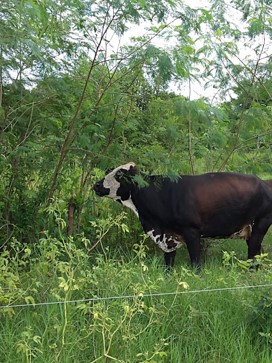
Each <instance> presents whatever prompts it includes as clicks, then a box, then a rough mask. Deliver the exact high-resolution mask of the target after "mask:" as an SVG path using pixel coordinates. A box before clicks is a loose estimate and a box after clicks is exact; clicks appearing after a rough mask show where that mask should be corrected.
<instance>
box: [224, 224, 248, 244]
mask: <svg viewBox="0 0 272 363" xmlns="http://www.w3.org/2000/svg"><path fill="white" fill-rule="evenodd" d="M251 233H252V225H251V224H247V225H246V226H244V227H243V228H242V229H241V230H240V231H238V232H235V233H233V234H232V235H231V236H230V237H229V238H230V239H236V238H242V239H245V240H248V239H249V237H250V236H251Z"/></svg>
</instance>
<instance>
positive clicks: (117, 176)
mask: <svg viewBox="0 0 272 363" xmlns="http://www.w3.org/2000/svg"><path fill="white" fill-rule="evenodd" d="M122 176H123V172H122V170H118V171H117V172H116V174H115V177H116V178H118V179H120V178H122Z"/></svg>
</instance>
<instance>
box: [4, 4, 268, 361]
mask: <svg viewBox="0 0 272 363" xmlns="http://www.w3.org/2000/svg"><path fill="white" fill-rule="evenodd" d="M199 4H200V5H199V6H193V5H192V4H191V2H190V5H189V2H188V3H187V2H183V1H172V0H156V1H155V0H151V1H145V0H121V1H120V0H112V1H111V0H108V1H103V0H102V1H92V0H59V1H56V0H12V1H10V0H2V1H1V2H0V170H1V173H0V181H1V182H0V246H1V257H0V267H1V275H0V304H1V306H0V324H1V335H0V350H1V356H0V362H98V361H99V362H111V361H117V362H132V363H134V362H135V363H136V362H153V363H154V362H175V363H177V362H186V363H187V362H194V363H196V362H216V363H218V362H219V363H220V362H244V363H245V362H246V363H251V362H252V363H255V362H257V361H258V362H269V363H270V362H271V361H272V357H271V355H272V354H271V343H272V337H271V322H272V321H271V309H272V299H271V294H270V289H268V288H258V289H257V288H256V289H241V290H233V291H224V290H223V291H217V292H209V293H208V292H206V293H204V292H203V293H193V291H195V290H207V289H212V288H225V287H234V286H252V285H258V284H270V283H271V273H272V267H271V261H270V260H269V252H270V251H271V247H270V245H269V239H271V234H268V235H267V237H266V240H265V243H264V245H265V251H266V252H268V256H267V255H264V256H262V257H260V261H259V262H260V263H261V264H262V265H263V268H262V270H261V271H259V272H258V273H256V274H255V273H249V272H248V270H247V262H241V259H244V258H245V255H246V252H245V251H246V250H245V247H246V246H245V243H244V242H243V241H238V242H237V241H214V242H213V244H212V245H211V244H209V248H208V250H207V251H206V254H205V256H206V262H205V267H204V269H203V272H202V273H201V275H199V276H196V275H195V274H194V273H193V271H192V270H190V268H189V267H188V266H187V264H188V257H187V252H186V250H183V249H182V250H181V252H180V255H179V258H180V260H179V261H177V263H176V265H177V266H176V270H175V272H173V274H172V275H170V276H167V277H166V276H164V274H163V272H162V268H161V265H162V260H161V254H160V252H159V251H157V250H156V249H155V247H154V246H153V245H152V243H150V241H149V240H147V239H146V237H145V236H144V235H143V234H142V230H141V227H140V225H139V223H138V221H137V220H136V218H135V217H134V216H133V215H132V214H131V213H130V212H128V211H126V212H124V211H123V209H121V208H120V206H118V205H114V204H113V203H111V202H110V201H107V200H105V201H104V200H98V199H97V198H95V196H94V194H93V192H92V185H93V184H94V182H95V181H96V180H97V179H99V178H100V177H102V176H103V175H104V174H103V173H104V170H105V169H107V168H111V167H115V166H117V165H120V164H122V163H125V162H128V161H134V162H136V163H137V164H138V165H139V167H140V168H141V169H142V170H143V171H145V172H149V173H163V174H166V175H169V176H174V175H176V174H177V173H190V174H196V173H201V172H205V171H218V170H229V171H239V172H243V173H253V174H256V175H258V176H260V177H262V178H264V179H266V178H267V179H271V178H272V162H271V161H272V156H271V147H272V137H271V134H272V123H271V116H272V96H271V95H272V78H271V72H272V59H271V36H272V28H271V25H272V4H271V1H269V0H262V1H261V0H255V1H250V0H246V1H244V0H243V1H240V0H233V1H229V0H223V1H221V0H220V1H219V0H211V1H207V2H203V4H202V3H201V2H199ZM135 27H136V28H137V27H138V28H141V30H143V27H146V30H145V31H144V32H143V31H141V35H137V34H134V36H133V37H132V38H131V39H130V40H128V37H127V35H126V34H127V32H128V30H130V29H134V28H135ZM136 28H135V29H136ZM135 32H136V31H135ZM198 84H199V85H200V86H201V88H202V89H203V90H204V91H203V92H202V95H201V96H200V97H196V92H195V87H196V85H198ZM197 89H198V87H197ZM184 90H186V92H185V91H184ZM185 95H186V96H185ZM222 250H224V252H222ZM205 256H203V258H204V257H205ZM169 291H170V292H181V291H183V292H188V294H186V295H185V294H176V295H174V296H172V295H171V296H167V295H166V296H154V297H151V296H149V297H143V296H142V294H144V293H158V292H159V293H161V292H169ZM130 295H133V296H134V297H133V298H124V299H112V300H102V301H96V302H93V301H89V302H87V301H81V302H80V303H79V302H78V303H69V301H71V300H78V299H80V300H84V299H88V298H95V297H110V296H130ZM55 301H60V302H61V303H59V304H52V305H35V304H38V303H39V302H45V303H50V302H51V303H52V302H55ZM22 304H27V305H29V306H27V307H22V306H17V305H22ZM8 305H9V306H10V305H12V306H14V305H16V306H17V307H15V306H14V307H9V308H7V307H6V306H8Z"/></svg>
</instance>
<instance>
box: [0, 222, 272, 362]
mask: <svg viewBox="0 0 272 363" xmlns="http://www.w3.org/2000/svg"><path fill="white" fill-rule="evenodd" d="M97 228H100V227H97ZM98 235H99V234H98ZM100 235H101V234H100ZM231 243H233V241H231ZM243 243H244V242H243ZM92 245H93V244H91V242H90V241H89V240H88V239H87V238H85V237H84V236H78V237H77V238H74V239H73V238H56V237H51V236H49V235H46V234H45V235H44V237H43V238H41V239H40V241H39V244H37V245H35V247H26V246H25V245H23V244H21V243H20V242H18V241H16V240H13V242H12V244H11V249H10V250H8V251H5V252H3V253H2V255H1V256H0V269H1V275H0V304H1V309H0V325H1V335H0V350H1V357H0V362H16V363H17V362H18V363H20V362H22V363H25V362H27V363H28V362H33V363H34V362H39V363H40V362H44V363H48V362H65V363H67V362H68V363H69V362H71V363H74V362H88V363H94V362H120V363H121V362H126V363H144V362H151V363H155V362H156V363H169V362H171V363H179V362H186V363H197V362H199V363H206V362H207V363H208V362H209V363H211V362H214V363H221V362H222V363H225V362H235V363H238V362H241V363H255V362H256V361H258V362H261V363H271V361H272V351H271V344H272V336H271V334H272V331H271V328H272V318H271V316H272V315H271V312H272V297H271V294H270V289H271V288H270V287H268V288H267V287H263V288H255V289H253V288H245V289H242V288H238V289H233V290H227V289H226V288H231V287H234V288H236V287H245V286H255V285H259V284H270V283H272V267H271V261H270V260H269V258H268V256H266V255H264V256H260V257H259V261H258V262H259V264H261V265H262V267H261V268H260V269H259V270H258V271H257V272H256V271H255V272H250V270H249V269H248V266H247V263H246V262H241V260H240V258H238V257H237V256H239V249H238V250H237V251H234V252H232V251H231V250H228V251H225V252H224V254H223V253H222V251H221V253H220V254H219V252H218V251H216V248H218V246H217V247H215V246H211V247H210V248H209V254H211V255H212V251H213V250H214V256H215V257H214V258H210V255H208V256H207V258H206V262H205V264H204V266H203V269H202V271H201V273H199V274H196V273H195V271H194V270H192V269H191V268H190V267H189V266H188V264H187V263H186V262H185V263H184V261H183V262H181V261H180V257H178V259H177V263H176V266H175V269H174V271H172V273H170V274H167V275H166V274H165V273H164V270H163V266H162V260H163V259H162V256H158V257H156V256H155V257H152V256H151V255H149V254H148V252H147V250H146V248H145V245H144V244H138V245H135V248H134V251H132V252H131V254H130V255H127V256H121V254H119V253H116V254H115V255H114V254H113V253H109V251H108V249H107V247H106V246H105V245H104V247H103V250H102V252H101V253H100V254H96V255H95V254H94V253H93V252H92V255H91V256H90V254H89V252H88V251H90V250H91V247H92ZM226 246H227V245H226ZM180 254H181V255H184V256H185V255H186V254H187V251H186V250H185V249H184V250H183V251H181V253H180ZM184 256H183V257H184ZM184 259H185V260H186V257H184ZM169 293H171V294H169ZM41 303H42V304H41ZM3 306H10V307H3ZM256 357H258V359H257V358H256ZM256 359H257V360H256Z"/></svg>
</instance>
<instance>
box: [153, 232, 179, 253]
mask: <svg viewBox="0 0 272 363" xmlns="http://www.w3.org/2000/svg"><path fill="white" fill-rule="evenodd" d="M147 234H148V236H149V237H150V238H151V239H152V240H153V241H154V242H155V243H156V244H157V245H158V247H159V248H160V249H161V250H163V252H173V251H175V250H176V249H178V248H180V247H181V246H182V245H183V244H184V241H183V239H182V237H181V236H176V237H173V236H172V235H171V234H165V233H163V234H155V230H154V229H152V230H151V231H148V232H147ZM177 237H178V238H177ZM167 242H168V243H170V244H173V243H175V244H176V245H175V246H172V247H169V245H168V244H167Z"/></svg>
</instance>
